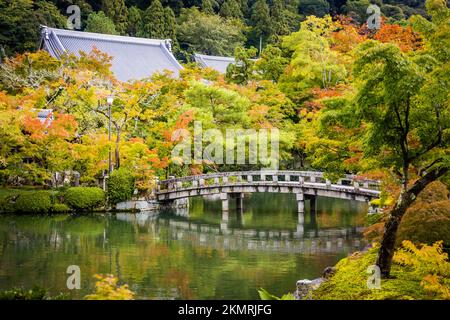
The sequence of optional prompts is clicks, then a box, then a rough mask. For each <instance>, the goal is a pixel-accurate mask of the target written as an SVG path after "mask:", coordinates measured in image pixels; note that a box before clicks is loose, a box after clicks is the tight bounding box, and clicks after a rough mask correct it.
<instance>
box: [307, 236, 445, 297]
mask: <svg viewBox="0 0 450 320" xmlns="http://www.w3.org/2000/svg"><path fill="white" fill-rule="evenodd" d="M404 244H405V245H406V247H404V248H403V249H400V250H399V251H397V253H396V256H395V262H394V264H393V266H392V271H391V276H392V278H391V279H382V280H381V288H380V289H369V288H368V285H367V281H368V277H369V276H370V274H368V273H367V270H368V268H369V266H371V265H374V264H375V261H376V258H377V252H378V249H377V248H372V249H370V250H369V251H368V252H364V253H362V252H357V253H355V254H353V255H351V256H349V257H347V258H345V259H342V260H341V261H339V262H338V264H337V265H336V273H335V274H334V276H333V277H331V278H330V279H329V280H328V281H326V282H324V283H322V284H321V285H320V286H319V288H318V289H316V290H315V291H314V292H313V299H316V300H347V299H353V300H380V299H388V300H390V299H396V300H410V299H450V295H449V288H450V263H449V262H448V256H447V255H446V254H445V253H443V252H442V247H439V246H438V245H437V244H435V245H433V246H423V247H421V248H420V249H419V248H416V247H414V245H412V244H411V243H409V242H405V243H404ZM416 249H417V250H416Z"/></svg>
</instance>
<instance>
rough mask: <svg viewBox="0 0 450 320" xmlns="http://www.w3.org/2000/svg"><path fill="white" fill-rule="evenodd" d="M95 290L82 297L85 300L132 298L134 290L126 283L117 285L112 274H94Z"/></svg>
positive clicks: (116, 280)
mask: <svg viewBox="0 0 450 320" xmlns="http://www.w3.org/2000/svg"><path fill="white" fill-rule="evenodd" d="M95 278H97V279H98V281H97V282H96V283H95V292H94V293H93V294H89V295H87V296H85V297H84V298H85V299H86V300H133V297H134V292H133V291H131V290H130V289H129V288H128V285H127V284H124V285H121V286H119V285H118V283H117V282H118V279H117V278H116V277H114V276H113V275H111V274H110V275H95Z"/></svg>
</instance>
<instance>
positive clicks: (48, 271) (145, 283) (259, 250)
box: [0, 195, 366, 299]
mask: <svg viewBox="0 0 450 320" xmlns="http://www.w3.org/2000/svg"><path fill="white" fill-rule="evenodd" d="M307 209H308V208H307ZM365 209H366V208H364V206H361V205H360V204H359V203H356V202H347V201H341V200H328V199H319V201H318V203H317V207H316V211H315V213H313V214H309V213H307V214H305V216H303V217H301V219H299V216H298V215H297V212H296V203H295V201H294V199H291V198H290V197H289V196H288V195H286V196H284V197H283V196H280V195H254V196H253V197H252V198H246V199H245V200H244V208H243V210H235V208H233V207H231V208H230V211H229V212H228V214H222V211H221V209H220V202H217V201H204V200H202V199H194V200H193V201H192V203H191V206H190V208H189V211H183V212H164V213H161V214H144V213H140V214H128V213H123V214H116V215H115V216H99V215H91V216H81V217H71V216H52V217H31V216H3V217H0V289H7V288H11V287H13V286H24V287H30V286H32V285H33V284H37V285H41V286H44V287H47V288H49V289H50V290H51V292H60V291H62V292H69V291H68V290H67V289H66V287H65V283H66V279H67V278H66V277H67V274H66V273H65V272H66V268H67V266H69V265H71V264H75V265H79V266H80V268H81V272H82V289H81V290H80V291H70V292H69V293H70V294H71V295H72V296H73V297H74V298H80V297H83V296H84V295H85V294H87V293H90V292H91V291H92V290H93V286H94V279H93V278H92V275H93V274H95V273H114V274H115V275H118V276H119V278H120V281H121V282H124V283H128V284H130V286H131V288H132V290H134V291H136V292H137V294H138V297H139V298H151V299H179V298H184V299H224V298H225V299H255V298H258V296H257V291H256V289H258V288H260V287H264V288H267V289H268V290H269V291H272V292H274V293H276V294H281V293H283V292H287V291H292V290H293V289H294V286H295V282H296V280H298V279H303V278H313V277H317V276H319V275H320V274H321V272H322V270H323V269H324V268H325V267H326V266H329V265H333V264H334V263H335V262H336V261H337V260H339V259H340V258H342V257H344V256H346V255H347V254H348V253H351V252H353V251H356V250H359V249H361V248H362V247H363V246H364V245H365V243H364V242H363V241H362V240H361V231H362V228H363V224H364V220H365ZM307 212H308V210H307Z"/></svg>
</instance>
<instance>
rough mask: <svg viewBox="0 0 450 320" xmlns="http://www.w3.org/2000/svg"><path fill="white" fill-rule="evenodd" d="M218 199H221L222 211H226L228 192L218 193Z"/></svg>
mask: <svg viewBox="0 0 450 320" xmlns="http://www.w3.org/2000/svg"><path fill="white" fill-rule="evenodd" d="M220 200H222V212H223V211H227V212H228V194H227V193H221V194H220Z"/></svg>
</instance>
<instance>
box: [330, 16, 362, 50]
mask: <svg viewBox="0 0 450 320" xmlns="http://www.w3.org/2000/svg"><path fill="white" fill-rule="evenodd" d="M331 38H332V40H333V42H332V46H331V48H332V49H333V50H336V51H339V52H341V53H348V52H350V51H351V50H353V49H354V48H355V47H356V46H357V45H358V44H360V43H362V42H363V41H365V40H366V39H367V36H366V35H364V34H360V32H359V30H358V28H357V27H356V26H354V25H353V24H350V23H341V24H339V26H338V29H337V30H336V31H334V32H332V33H331Z"/></svg>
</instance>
